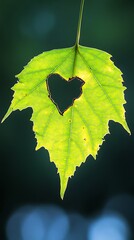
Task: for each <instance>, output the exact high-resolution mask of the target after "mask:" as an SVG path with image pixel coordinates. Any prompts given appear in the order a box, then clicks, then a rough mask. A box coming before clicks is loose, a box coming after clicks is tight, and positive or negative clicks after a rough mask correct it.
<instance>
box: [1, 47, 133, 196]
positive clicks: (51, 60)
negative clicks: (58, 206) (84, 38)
mask: <svg viewBox="0 0 134 240" xmlns="http://www.w3.org/2000/svg"><path fill="white" fill-rule="evenodd" d="M110 57H111V56H110V55H109V54H108V53H106V52H103V51H100V50H97V49H93V48H87V47H83V46H77V47H76V46H74V47H71V48H65V49H58V50H52V51H48V52H44V53H42V54H40V55H39V56H37V57H35V58H33V59H32V60H31V61H30V62H29V64H28V65H27V66H26V67H25V68H24V70H23V71H22V72H21V73H20V74H19V75H17V77H18V79H19V82H18V83H16V84H15V85H14V87H13V88H12V89H13V90H14V96H13V100H12V103H11V106H10V108H9V110H8V112H7V114H6V116H5V117H4V119H5V118H7V117H8V116H9V114H10V113H11V112H12V111H15V110H17V109H19V110H22V109H25V108H28V107H31V108H32V110H33V114H32V118H31V120H32V122H33V131H34V132H35V137H36V139H37V147H36V149H39V148H41V147H44V148H46V149H47V150H48V151H49V155H50V160H51V161H53V162H54V163H55V165H56V167H57V169H58V173H59V176H60V183H61V197H62V198H63V196H64V193H65V190H66V187H67V183H68V179H69V177H71V176H73V175H74V172H75V170H76V167H77V166H80V165H81V163H82V162H85V160H86V158H87V156H88V155H90V154H91V155H92V156H93V157H94V158H96V155H97V152H98V150H99V147H100V145H101V144H102V142H103V140H104V136H105V135H106V134H107V133H109V129H108V123H109V120H113V121H115V122H119V123H120V124H122V126H123V127H124V128H125V129H126V130H127V131H128V132H129V128H128V126H127V123H126V121H125V111H124V107H123V104H124V103H125V100H124V90H125V87H124V86H123V84H122V81H123V79H122V77H121V74H122V73H121V71H120V70H119V69H118V68H117V67H115V66H114V64H113V62H112V61H111V60H110ZM50 74H58V75H60V76H61V77H62V78H64V79H65V80H66V81H69V80H70V79H73V78H75V77H78V78H80V79H81V80H83V81H84V84H83V86H82V94H81V96H80V97H79V98H77V99H75V101H74V103H73V105H72V106H70V107H69V108H68V109H67V110H66V111H65V112H64V114H63V115H62V114H60V112H59V111H58V109H57V107H56V105H55V104H54V103H53V102H52V101H51V99H50V97H49V96H48V95H49V93H48V87H47V81H46V80H47V78H48V77H49V76H50ZM4 119H3V120H4Z"/></svg>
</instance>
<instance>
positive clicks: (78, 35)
mask: <svg viewBox="0 0 134 240" xmlns="http://www.w3.org/2000/svg"><path fill="white" fill-rule="evenodd" d="M84 2H85V0H81V4H80V12H79V20H78V27H77V35H76V42H75V45H76V47H77V46H78V45H79V40H80V32H81V22H82V15H83V8H84Z"/></svg>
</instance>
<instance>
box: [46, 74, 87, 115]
mask: <svg viewBox="0 0 134 240" xmlns="http://www.w3.org/2000/svg"><path fill="white" fill-rule="evenodd" d="M46 83H47V89H48V92H49V95H48V96H49V98H50V99H51V100H52V102H53V103H54V104H55V105H56V107H57V109H58V111H59V113H60V114H61V115H63V114H64V112H65V111H66V110H67V109H68V108H69V107H70V106H72V105H73V103H74V101H75V99H77V98H79V97H80V96H81V94H82V86H83V84H84V83H85V82H84V81H83V80H82V79H80V78H78V77H73V78H70V79H69V80H68V81H66V80H65V79H64V78H62V77H61V76H60V75H58V74H51V75H49V77H48V79H47V81H46Z"/></svg>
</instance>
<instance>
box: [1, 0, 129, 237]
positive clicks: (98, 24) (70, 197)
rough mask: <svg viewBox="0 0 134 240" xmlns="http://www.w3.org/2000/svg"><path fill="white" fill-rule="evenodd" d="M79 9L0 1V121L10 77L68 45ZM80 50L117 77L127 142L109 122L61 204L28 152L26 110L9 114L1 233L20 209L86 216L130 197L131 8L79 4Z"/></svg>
mask: <svg viewBox="0 0 134 240" xmlns="http://www.w3.org/2000/svg"><path fill="white" fill-rule="evenodd" d="M79 3H80V0H77V1H76V0H73V1H72V0H66V1H61V0H57V1H54V0H24V1H21V0H20V1H17V0H12V1H10V0H1V1H0V42H1V43H0V120H1V119H2V117H3V116H4V114H5V113H6V111H7V108H8V107H9V104H10V102H11V99H12V94H13V92H12V91H11V90H10V88H11V87H12V86H13V85H14V83H15V82H16V79H15V77H14V76H15V75H16V74H18V73H19V72H20V71H21V70H22V68H23V66H24V65H26V64H27V62H28V61H29V60H30V59H31V58H33V57H34V56H35V55H38V54H40V53H41V52H43V51H46V50H51V49H54V48H63V47H70V46H72V45H73V44H74V42H75V35H76V26H77V19H78V12H79ZM80 43H81V44H82V45H85V46H89V47H95V48H98V49H102V50H104V51H107V52H109V53H110V54H112V55H113V58H112V59H113V61H114V62H115V64H116V66H117V67H119V68H120V69H121V70H122V72H123V73H124V74H123V78H124V80H125V86H127V88H128V89H127V90H126V92H125V98H126V100H127V104H126V105H125V109H126V118H127V122H128V125H129V127H130V129H131V132H132V135H131V136H129V135H128V134H127V133H126V132H125V131H124V129H123V128H122V127H121V126H120V125H119V124H117V123H114V122H110V132H111V135H107V136H106V137H105V139H106V141H105V142H104V143H103V146H102V147H101V149H100V151H99V154H98V157H97V161H94V160H93V158H92V157H91V156H90V157H88V159H87V161H86V163H85V164H82V166H81V167H80V168H78V169H77V171H76V173H75V176H74V177H73V178H72V179H71V180H70V181H69V186H68V188H67V191H66V194H65V198H64V200H63V201H62V200H61V199H60V196H59V177H58V175H57V174H56V168H55V166H54V164H53V163H50V161H49V154H48V152H47V151H46V150H44V149H41V150H39V151H37V152H35V150H34V149H35V146H36V140H35V138H34V134H33V132H32V122H30V121H29V119H30V117H31V114H32V110H31V109H27V110H24V111H22V112H19V111H16V112H14V113H13V114H12V115H11V116H10V117H9V118H8V119H7V120H6V121H5V122H4V123H3V124H2V125H0V171H1V172H0V177H1V181H0V188H1V189H0V191H1V197H0V201H1V203H0V218H1V219H2V223H3V225H4V226H5V223H6V221H7V219H8V217H9V216H10V214H12V213H13V211H15V209H17V208H18V207H19V206H23V205H25V204H32V203H35V204H40V203H43V204H46V203H54V204H57V205H59V206H60V207H62V208H63V209H65V210H66V211H68V210H69V211H77V212H79V213H81V214H83V215H87V216H91V215H92V214H95V213H97V212H98V211H100V210H101V209H102V207H103V206H104V204H105V203H106V201H107V199H109V198H111V197H113V196H115V195H118V194H123V193H125V194H130V195H133V194H134V153H133V152H134V137H133V131H134V97H133V95H134V81H133V78H134V77H133V75H134V74H133V71H134V60H133V59H134V1H128V0H124V1H123V0H122V1H121V0H101V1H99V0H98V1H97V0H94V1H93V0H91V1H89V0H86V1H85V8H84V17H83V23H82V32H81V41H80ZM89 97H90V96H89ZM35 101H36V100H35ZM1 239H4V237H3V238H1Z"/></svg>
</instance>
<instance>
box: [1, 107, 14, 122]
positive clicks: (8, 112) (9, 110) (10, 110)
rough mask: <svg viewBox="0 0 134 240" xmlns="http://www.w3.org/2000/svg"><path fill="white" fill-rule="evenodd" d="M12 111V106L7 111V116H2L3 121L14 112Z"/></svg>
mask: <svg viewBox="0 0 134 240" xmlns="http://www.w3.org/2000/svg"><path fill="white" fill-rule="evenodd" d="M12 111H13V110H12V109H11V108H9V109H8V111H7V113H6V114H5V116H4V117H3V118H2V120H1V123H3V122H4V121H5V120H6V119H7V118H8V117H9V115H10V114H11V113H12Z"/></svg>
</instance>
